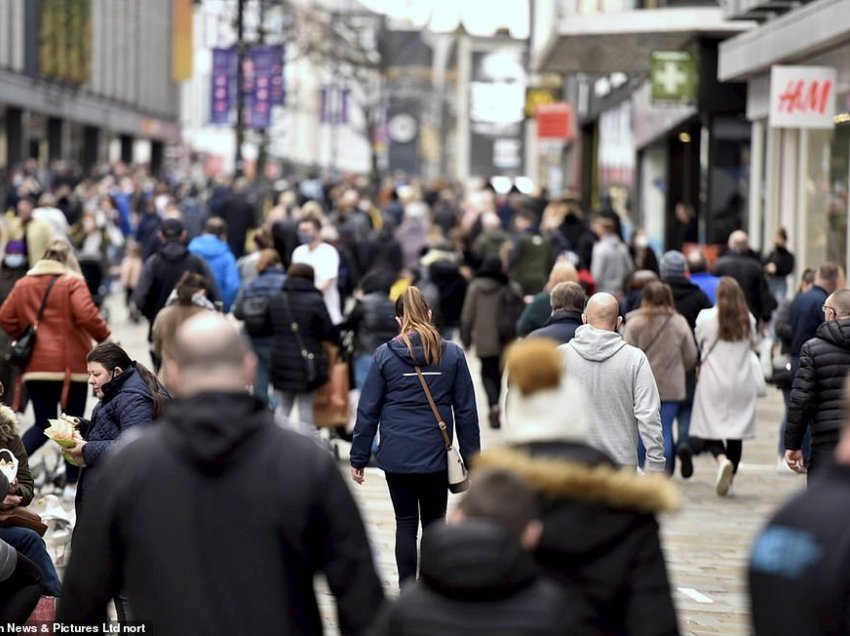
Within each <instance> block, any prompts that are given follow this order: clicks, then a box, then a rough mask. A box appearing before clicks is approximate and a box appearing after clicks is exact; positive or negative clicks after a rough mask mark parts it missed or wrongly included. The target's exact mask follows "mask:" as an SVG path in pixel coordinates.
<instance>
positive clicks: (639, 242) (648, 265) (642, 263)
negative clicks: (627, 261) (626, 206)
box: [629, 228, 660, 274]
mask: <svg viewBox="0 0 850 636" xmlns="http://www.w3.org/2000/svg"><path fill="white" fill-rule="evenodd" d="M629 256H631V257H632V261H633V262H634V265H635V269H646V270H649V271H651V272H655V273H656V274H658V273H659V272H660V270H659V263H658V256H656V255H655V250H653V249H652V246H651V245H650V244H649V236H648V235H647V233H646V230H644V229H643V228H638V229H637V230H635V232H634V234H632V240H631V241H630V242H629Z"/></svg>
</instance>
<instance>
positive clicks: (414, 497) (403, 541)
mask: <svg viewBox="0 0 850 636" xmlns="http://www.w3.org/2000/svg"><path fill="white" fill-rule="evenodd" d="M386 475H387V487H388V488H389V490H390V499H392V502H393V510H394V511H395V560H396V565H398V581H399V584H402V583H404V581H405V580H407V579H410V578H413V579H415V578H416V572H417V567H416V566H417V562H418V556H417V555H418V550H417V545H416V537H417V535H418V533H419V523H420V520H421V522H422V530H423V531H424V530H425V528H427V527H428V526H429V525H430V524H432V523H434V522H436V521H442V520H444V519H445V518H446V507H447V506H448V501H449V490H448V476H447V475H446V471H444V470H442V471H440V472H438V473H410V474H408V473H387V474H386Z"/></svg>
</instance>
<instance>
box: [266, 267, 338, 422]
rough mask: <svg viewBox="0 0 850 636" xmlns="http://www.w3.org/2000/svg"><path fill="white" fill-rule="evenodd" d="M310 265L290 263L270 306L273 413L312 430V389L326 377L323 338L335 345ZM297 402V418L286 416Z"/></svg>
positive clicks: (335, 336)
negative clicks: (273, 393)
mask: <svg viewBox="0 0 850 636" xmlns="http://www.w3.org/2000/svg"><path fill="white" fill-rule="evenodd" d="M314 280H315V279H314V272H313V268H312V267H310V266H309V265H307V264H306V263H299V262H296V263H293V264H292V265H290V266H289V270H288V271H287V273H286V281H285V282H284V283H283V289H282V291H281V292H280V293H279V294H277V295H275V296H274V297H273V298H272V299H271V301H270V302H269V306H268V317H269V321H270V322H271V326H272V337H273V339H274V340H273V345H272V365H271V379H272V385H273V386H274V389H275V397H276V398H277V400H278V404H277V408H276V409H275V417H276V419H277V421H278V423H279V424H280V425H281V426H283V427H288V426H292V428H294V429H295V430H297V431H299V432H301V433H303V434H304V435H309V436H313V435H314V434H315V427H314V417H313V398H314V395H313V394H314V392H315V391H316V389H318V388H319V387H320V386H322V385H323V384H324V383H325V382H327V380H328V374H329V369H328V356H327V354H326V353H325V349H324V347H323V343H327V344H330V345H334V346H337V345H339V332H338V330H337V328H336V327H335V326H334V324H333V323H332V322H331V317H330V316H329V315H328V310H327V307H326V305H325V301H324V300H323V299H322V293H321V292H320V291H319V290H318V289H317V288H316V285H315V283H314ZM296 405H297V406H298V420H296V421H295V422H294V423H292V422H290V416H291V415H292V408H293V407H294V406H296Z"/></svg>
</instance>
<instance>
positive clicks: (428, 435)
mask: <svg viewBox="0 0 850 636" xmlns="http://www.w3.org/2000/svg"><path fill="white" fill-rule="evenodd" d="M395 315H396V320H397V321H398V324H399V328H400V330H399V334H398V335H397V336H396V337H395V338H393V339H392V340H390V341H389V342H387V343H385V344H383V345H381V346H380V347H379V348H378V350H377V351H376V352H375V356H374V361H373V363H372V367H371V368H370V369H369V374H368V375H367V376H366V383H365V385H364V388H363V391H362V392H361V394H360V403H359V405H358V407H357V422H356V424H355V427H354V442H353V444H352V447H351V460H350V461H351V476H352V479H354V481H355V482H357V483H358V484H362V483H363V481H364V479H365V472H364V469H365V468H366V466H367V464H368V463H369V460H370V457H371V455H372V444H373V441H374V439H375V435H376V434H377V433H378V432H379V431H380V443H379V445H378V451H377V462H378V467H379V468H381V469H382V470H383V471H384V472H385V473H386V478H387V487H388V488H389V491H390V499H391V500H392V503H393V510H394V512H395V519H396V545H395V555H396V563H397V565H398V577H399V584H400V585H401V584H404V583H405V582H406V581H407V580H408V579H411V578H415V577H416V573H417V561H418V559H417V547H416V538H417V534H418V532H419V525H420V520H421V525H422V528H423V530H424V529H425V528H427V527H428V526H429V525H430V524H431V523H436V522H440V521H442V520H443V519H444V518H445V516H446V508H447V505H448V476H447V464H446V446H445V443H444V442H443V437H442V434H441V431H440V428H441V427H440V426H438V422H437V421H435V417H434V413H433V411H432V409H431V406H430V404H429V402H430V401H429V399H428V395H427V393H426V391H425V386H427V387H428V392H430V395H431V397H432V398H433V402H434V404H435V405H436V408H437V409H438V410H439V412H440V415H441V416H442V418H443V421H442V422H440V424H443V423H444V425H445V427H446V433H447V434H448V436H449V438H450V439H451V438H452V437H453V435H454V432H455V429H457V437H458V441H459V448H460V455H461V457H462V458H463V460H464V462H465V463H466V465H469V461H470V460H471V458H472V456H473V455H474V454H475V453H477V452H478V450H479V448H480V439H479V431H478V409H477V406H476V403H475V389H474V388H473V385H472V378H471V376H470V374H469V368H468V367H467V365H466V358H465V357H464V354H463V350H462V349H461V348H460V347H459V346H458V345H456V344H454V343H452V342H447V341H446V340H444V339H443V338H441V337H440V334H439V332H438V331H437V329H436V328H435V327H434V326H433V325H432V324H431V310H430V309H429V308H428V304H427V303H426V301H425V298H424V296H423V295H422V292H421V291H419V290H418V289H417V288H415V287H410V288H408V289H407V290H405V291H404V293H403V294H402V295H401V296H400V297H399V299H398V300H397V301H396V304H395ZM420 372H421V374H422V375H421V379H420V376H419V373H420Z"/></svg>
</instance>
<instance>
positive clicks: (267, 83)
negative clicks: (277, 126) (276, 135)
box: [251, 46, 280, 128]
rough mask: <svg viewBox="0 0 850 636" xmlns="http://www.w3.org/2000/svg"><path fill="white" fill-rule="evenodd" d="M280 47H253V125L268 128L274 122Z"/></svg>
mask: <svg viewBox="0 0 850 636" xmlns="http://www.w3.org/2000/svg"><path fill="white" fill-rule="evenodd" d="M279 53H280V47H273V46H255V47H253V48H252V49H251V62H252V64H251V66H252V69H253V82H252V84H253V86H252V89H253V90H252V95H251V97H252V99H251V126H252V127H253V128H268V127H269V126H271V123H272V117H271V114H272V105H273V103H274V100H273V96H272V79H273V77H274V73H275V67H276V66H277V65H276V63H275V56H276V55H279Z"/></svg>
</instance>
